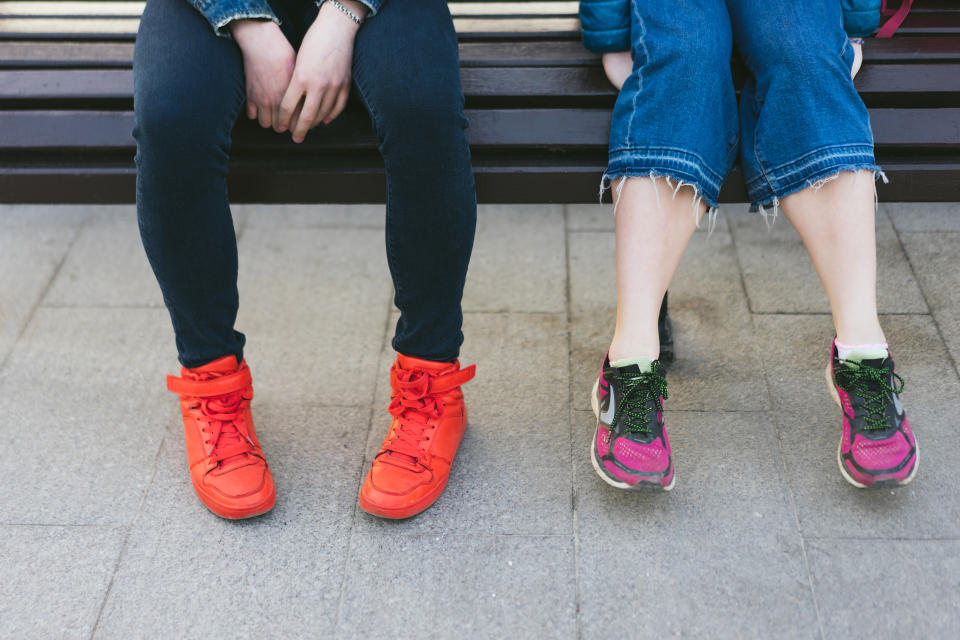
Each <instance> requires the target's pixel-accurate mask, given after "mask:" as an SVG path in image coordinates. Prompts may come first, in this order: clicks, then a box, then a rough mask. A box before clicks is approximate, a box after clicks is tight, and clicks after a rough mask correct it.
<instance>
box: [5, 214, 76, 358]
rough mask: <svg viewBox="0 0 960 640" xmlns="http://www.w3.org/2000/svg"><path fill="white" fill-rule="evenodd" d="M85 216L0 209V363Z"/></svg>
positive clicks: (43, 290) (46, 285)
mask: <svg viewBox="0 0 960 640" xmlns="http://www.w3.org/2000/svg"><path fill="white" fill-rule="evenodd" d="M89 213H90V212H89V210H88V209H87V208H81V207H46V206H45V207H40V206H33V205H29V206H28V205H0V365H2V363H3V361H4V359H5V358H6V356H7V354H8V353H9V352H10V349H11V348H12V347H13V343H14V342H15V341H16V339H17V336H19V335H20V332H21V331H22V330H23V327H24V325H25V323H26V322H27V320H28V318H29V316H30V313H31V311H32V310H33V309H34V307H35V306H36V304H37V303H38V302H39V300H40V297H41V296H42V295H44V292H45V291H46V290H47V287H48V285H49V283H50V279H51V278H52V277H53V275H54V273H55V272H56V269H57V266H58V265H59V264H60V263H61V261H62V260H63V258H64V256H65V255H66V253H67V250H68V249H69V248H70V243H71V242H73V240H74V238H75V237H76V235H77V233H78V231H79V229H80V228H81V227H82V226H83V224H84V222H85V221H86V219H87V217H88V215H89Z"/></svg>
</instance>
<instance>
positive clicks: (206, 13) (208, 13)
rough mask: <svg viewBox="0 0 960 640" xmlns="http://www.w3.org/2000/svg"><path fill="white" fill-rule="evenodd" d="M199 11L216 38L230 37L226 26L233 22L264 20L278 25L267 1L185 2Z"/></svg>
mask: <svg viewBox="0 0 960 640" xmlns="http://www.w3.org/2000/svg"><path fill="white" fill-rule="evenodd" d="M187 2H189V3H190V5H191V6H192V7H193V8H194V9H196V10H197V11H199V12H200V13H201V15H203V17H204V18H206V19H207V22H209V23H210V26H211V27H213V30H214V32H215V33H216V34H217V35H218V36H223V37H225V38H229V37H230V31H229V29H227V25H228V24H230V23H231V22H233V21H234V20H243V19H246V18H266V19H267V20H273V21H274V22H276V23H277V24H280V20H279V19H278V18H277V16H276V14H274V13H273V9H271V8H270V5H269V4H268V3H267V0H187Z"/></svg>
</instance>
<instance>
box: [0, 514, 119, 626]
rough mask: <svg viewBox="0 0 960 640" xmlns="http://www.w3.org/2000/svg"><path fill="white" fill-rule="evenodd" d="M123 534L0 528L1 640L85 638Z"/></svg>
mask: <svg viewBox="0 0 960 640" xmlns="http://www.w3.org/2000/svg"><path fill="white" fill-rule="evenodd" d="M125 535H126V530H125V529H123V528H120V527H48V526H5V525H0V566H3V580H2V581H0V621H2V623H0V638H9V639H10V640H26V639H29V638H37V639H40V638H44V639H49V638H89V637H90V632H91V631H92V630H93V626H94V623H95V622H96V620H97V614H98V613H99V611H100V604H101V603H102V602H103V597H104V596H105V595H106V592H107V586H108V585H109V583H110V576H112V575H113V570H114V567H116V564H117V558H118V557H119V555H120V549H121V547H122V546H123V540H124V537H125Z"/></svg>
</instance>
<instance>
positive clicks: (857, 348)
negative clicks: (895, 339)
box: [837, 342, 890, 362]
mask: <svg viewBox="0 0 960 640" xmlns="http://www.w3.org/2000/svg"><path fill="white" fill-rule="evenodd" d="M888 355H890V352H889V351H888V350H887V345H886V343H884V344H842V343H840V342H838V343H837V357H838V358H840V359H841V360H846V361H848V362H860V361H861V360H874V359H879V358H886V357H887V356H888Z"/></svg>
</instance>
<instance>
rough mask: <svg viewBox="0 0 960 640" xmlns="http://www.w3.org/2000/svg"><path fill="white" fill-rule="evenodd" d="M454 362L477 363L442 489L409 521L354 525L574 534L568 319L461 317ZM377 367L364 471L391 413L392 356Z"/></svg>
mask: <svg viewBox="0 0 960 640" xmlns="http://www.w3.org/2000/svg"><path fill="white" fill-rule="evenodd" d="M464 333H465V334H466V341H465V342H464V346H463V353H462V355H461V357H460V361H461V362H462V363H463V364H464V365H469V364H474V363H475V364H476V365H477V375H476V377H475V378H474V379H473V380H472V381H470V382H468V383H467V384H466V385H465V386H464V388H463V389H464V395H465V397H466V402H467V411H468V415H469V423H468V425H467V430H466V433H465V434H464V437H463V442H462V443H461V445H460V449H459V452H458V453H457V459H456V461H455V463H454V465H453V469H452V471H451V473H450V480H449V484H448V485H447V489H446V491H445V492H444V493H443V495H442V496H441V497H440V498H439V499H438V500H437V502H436V503H434V505H433V506H432V507H430V508H429V509H428V510H427V511H425V512H424V513H422V514H421V515H419V516H417V517H416V518H411V519H409V520H405V521H401V522H396V521H386V520H381V519H379V518H375V517H373V516H369V515H367V514H366V513H360V515H359V518H358V521H357V528H358V530H361V531H370V532H382V533H384V534H385V535H386V534H389V533H390V532H393V531H402V532H416V533H425V532H436V531H458V532H470V535H473V532H483V533H491V534H495V533H522V534H554V533H566V532H570V531H571V529H572V519H573V513H572V509H571V503H570V497H571V490H572V485H571V479H570V423H569V417H568V412H567V397H568V388H569V384H568V371H567V335H566V320H565V318H564V316H561V315H559V314H528V313H518V314H508V313H504V314H489V313H467V314H466V317H465V322H464ZM394 357H395V356H394V353H393V351H392V350H390V349H387V353H385V354H384V356H383V360H382V362H381V365H380V367H379V369H380V371H382V372H384V373H381V374H380V378H379V379H378V382H377V401H376V403H375V405H374V413H373V422H372V427H371V430H370V434H369V439H368V441H367V459H366V463H365V465H364V473H366V472H367V471H368V470H369V464H370V461H372V459H373V457H374V456H375V455H376V453H377V451H378V450H379V448H380V445H381V443H382V442H383V437H384V436H385V435H386V432H387V427H388V425H389V419H390V416H389V414H388V413H387V411H386V407H387V404H388V403H389V399H390V388H389V380H388V378H387V376H386V374H385V372H386V371H387V369H388V367H389V365H390V364H391V363H392V361H393V358H394Z"/></svg>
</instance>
